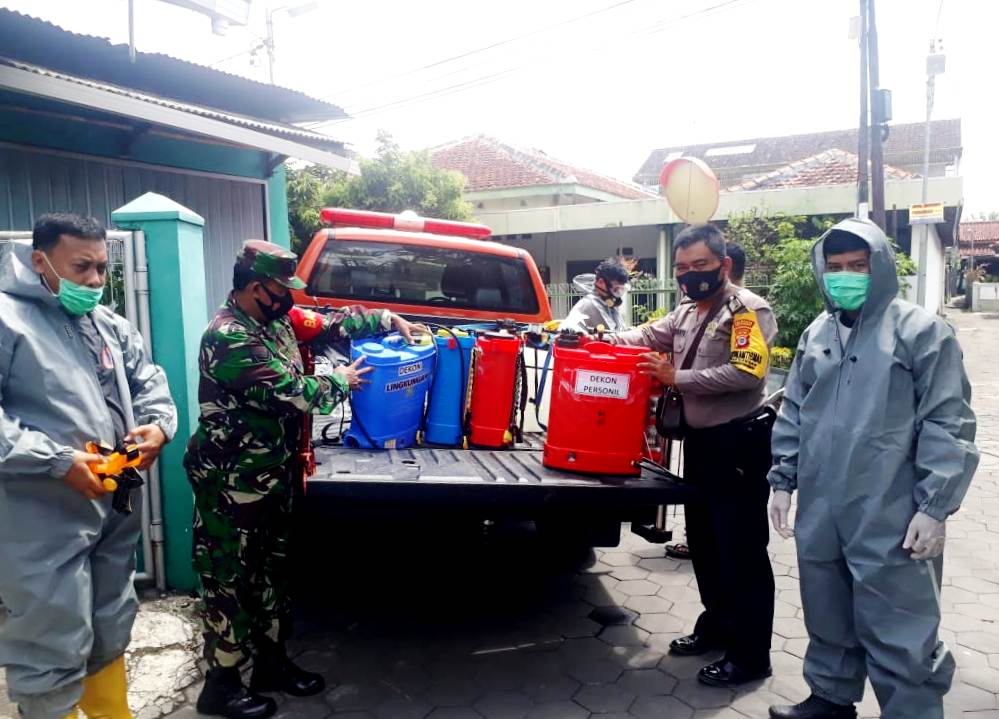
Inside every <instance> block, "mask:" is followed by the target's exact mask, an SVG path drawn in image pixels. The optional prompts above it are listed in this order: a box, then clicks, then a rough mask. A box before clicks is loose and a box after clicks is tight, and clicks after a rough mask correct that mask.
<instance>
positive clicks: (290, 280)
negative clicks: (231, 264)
mask: <svg viewBox="0 0 999 719" xmlns="http://www.w3.org/2000/svg"><path fill="white" fill-rule="evenodd" d="M236 265H237V266H240V267H243V268H245V269H247V270H250V271H251V272H253V273H255V274H258V275H260V276H261V277H267V278H269V279H272V280H274V281H275V282H277V283H278V284H281V285H284V286H285V287H288V288H289V289H292V290H303V289H305V283H304V282H302V280H300V279H299V278H298V277H296V276H295V270H296V269H298V257H297V256H296V255H295V253H293V252H290V251H288V250H286V249H285V248H283V247H281V246H280V245H275V244H274V243H272V242H264V241H263V240H247V241H246V242H244V243H243V247H242V248H241V249H240V251H239V254H238V255H236Z"/></svg>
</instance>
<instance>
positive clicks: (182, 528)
mask: <svg viewBox="0 0 999 719" xmlns="http://www.w3.org/2000/svg"><path fill="white" fill-rule="evenodd" d="M111 218H112V219H113V220H114V222H115V224H116V225H117V226H118V227H120V228H122V229H127V230H142V231H143V232H144V233H145V239H146V242H145V246H146V261H147V265H148V267H149V274H148V277H149V313H150V327H151V330H152V345H153V346H152V354H153V360H154V361H155V362H156V363H157V364H158V365H160V366H161V367H162V368H163V369H164V370H165V371H166V375H167V379H168V380H169V382H170V392H171V393H172V394H173V399H174V402H176V404H177V414H178V421H177V434H176V436H174V438H173V441H172V442H170V444H168V445H167V446H166V447H165V448H164V450H163V453H162V454H161V455H160V460H159V471H160V487H161V498H162V503H163V524H164V542H165V552H166V562H165V563H166V567H165V569H166V578H167V584H168V585H169V586H170V587H173V588H174V589H192V588H193V587H194V586H195V574H194V572H193V570H192V568H191V521H192V517H193V512H194V499H193V495H192V493H191V486H190V484H188V481H187V475H186V473H185V472H184V467H183V458H184V445H185V444H186V443H187V439H188V437H190V436H191V434H192V433H193V432H194V429H195V427H196V426H197V421H198V349H199V346H200V344H201V334H202V332H204V330H205V325H206V324H207V322H208V300H207V295H206V292H205V258H204V233H203V227H204V224H205V221H204V219H202V218H201V216H199V215H197V214H196V213H194V212H192V211H191V210H189V209H187V208H186V207H183V206H182V205H179V204H177V203H176V202H174V201H173V200H171V199H170V198H168V197H164V196H163V195H157V194H156V193H154V192H147V193H146V194H145V195H142V196H141V197H138V198H136V199H134V200H132V201H131V202H129V203H128V204H127V205H125V206H124V207H122V208H120V209H118V210H115V211H114V212H112V213H111Z"/></svg>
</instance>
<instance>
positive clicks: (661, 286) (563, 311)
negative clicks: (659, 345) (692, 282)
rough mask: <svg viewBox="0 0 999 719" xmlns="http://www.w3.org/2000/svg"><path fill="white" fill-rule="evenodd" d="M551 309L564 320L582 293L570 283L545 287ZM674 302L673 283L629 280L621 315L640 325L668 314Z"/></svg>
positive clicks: (671, 280) (668, 281) (674, 291)
mask: <svg viewBox="0 0 999 719" xmlns="http://www.w3.org/2000/svg"><path fill="white" fill-rule="evenodd" d="M545 289H546V290H547V291H548V301H549V302H550V303H551V306H552V316H553V317H554V318H555V319H564V318H565V317H566V316H567V315H568V314H569V311H570V310H571V309H572V306H573V305H574V304H576V302H578V301H579V299H580V298H581V297H583V295H584V294H585V293H583V292H580V291H579V290H578V289H577V288H576V287H575V285H573V284H572V283H571V282H556V283H553V284H550V285H548V286H547V287H546V288H545ZM675 301H676V280H673V279H668V280H660V279H655V278H653V279H641V280H632V282H631V291H630V292H628V294H627V295H625V298H624V304H623V305H622V308H621V309H622V312H623V313H624V316H625V317H627V318H629V324H632V325H640V324H642V323H643V322H645V321H646V320H648V319H649V318H650V316H651V317H659V316H662V315H664V314H665V313H666V312H668V311H669V310H670V309H671V308H672V307H673V304H674V302H675Z"/></svg>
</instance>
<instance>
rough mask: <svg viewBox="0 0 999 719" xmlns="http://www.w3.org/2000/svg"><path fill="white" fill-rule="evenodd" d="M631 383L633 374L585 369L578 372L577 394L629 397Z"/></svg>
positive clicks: (613, 397)
mask: <svg viewBox="0 0 999 719" xmlns="http://www.w3.org/2000/svg"><path fill="white" fill-rule="evenodd" d="M630 383H631V376H630V375H626V374H611V373H609V372H593V371H592V370H585V369H581V370H579V371H578V372H576V394H583V395H587V396H589V397H607V398H609V399H628V385H629V384H630Z"/></svg>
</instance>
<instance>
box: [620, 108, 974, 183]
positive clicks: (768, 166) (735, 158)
mask: <svg viewBox="0 0 999 719" xmlns="http://www.w3.org/2000/svg"><path fill="white" fill-rule="evenodd" d="M925 131H926V126H925V124H924V123H922V122H915V123H908V124H899V125H891V126H890V129H889V135H888V140H887V141H886V142H885V144H884V153H885V162H886V163H887V164H889V165H893V166H895V167H906V168H917V167H921V165H922V160H923V146H924V139H925V135H924V133H925ZM831 149H839V150H844V151H846V152H856V150H857V128H853V129H849V130H833V131H829V132H813V133H808V134H802V135H786V136H783V137H757V138H753V139H749V140H733V141H726V142H712V143H707V144H699V145H676V146H673V147H664V148H661V149H658V150H653V151H652V152H651V153H650V154H649V156H648V158H646V160H645V162H644V163H643V164H642V167H641V169H639V171H638V172H637V173H636V174H635V177H634V180H635V182H638V183H641V184H644V185H655V184H657V183H658V182H659V171H660V170H661V169H662V167H663V165H664V164H665V163H666V161H667V160H668V159H672V158H673V157H681V156H683V157H698V158H700V159H702V160H704V161H705V162H707V163H708V165H709V166H710V167H711V169H712V170H714V172H715V174H716V175H717V176H718V178H719V180H721V182H722V184H723V185H726V186H727V185H736V184H739V183H741V182H744V181H745V180H747V179H749V178H751V177H754V176H756V175H759V174H761V173H763V172H769V171H770V170H773V169H776V168H778V167H781V166H783V165H786V164H788V163H789V162H794V161H795V160H802V159H804V158H807V157H813V156H814V155H817V154H819V153H821V152H824V151H826V150H831ZM960 157H961V121H960V120H959V119H953V120H934V121H933V122H932V123H931V126H930V163H931V164H934V165H939V164H950V163H952V162H954V161H955V159H957V158H960ZM941 174H942V173H941Z"/></svg>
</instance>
